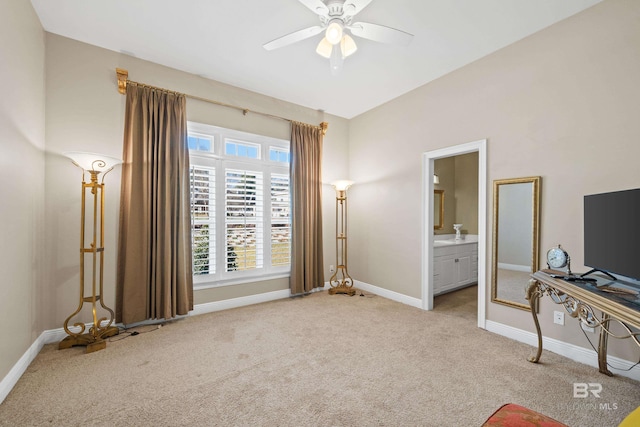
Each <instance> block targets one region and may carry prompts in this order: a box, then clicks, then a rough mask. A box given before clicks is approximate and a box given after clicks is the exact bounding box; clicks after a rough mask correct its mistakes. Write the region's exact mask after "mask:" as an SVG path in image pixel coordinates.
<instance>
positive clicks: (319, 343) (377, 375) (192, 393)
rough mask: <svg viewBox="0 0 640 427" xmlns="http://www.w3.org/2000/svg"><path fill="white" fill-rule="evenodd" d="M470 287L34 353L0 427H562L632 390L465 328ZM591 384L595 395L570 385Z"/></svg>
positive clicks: (608, 411)
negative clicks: (524, 425)
mask: <svg viewBox="0 0 640 427" xmlns="http://www.w3.org/2000/svg"><path fill="white" fill-rule="evenodd" d="M475 292H476V288H475V287H472V288H468V289H464V290H462V291H459V292H456V293H452V294H447V295H443V296H440V297H437V298H436V301H435V309H434V310H433V311H430V312H426V311H422V310H419V309H416V308H413V307H409V306H406V305H403V304H400V303H397V302H394V301H390V300H387V299H385V298H382V297H379V296H374V295H365V296H358V295H357V296H353V297H348V296H343V295H328V294H327V292H326V291H325V292H319V293H315V294H312V295H309V296H305V297H297V298H291V299H284V300H279V301H273V302H269V303H264V304H257V305H252V306H248V307H242V308H236V309H231V310H226V311H220V312H215V313H209V314H204V315H199V316H191V317H187V318H185V319H182V320H176V321H172V322H167V323H165V324H164V326H163V327H161V328H157V327H153V326H146V327H140V328H137V330H136V331H137V332H139V334H137V335H132V334H131V332H132V330H129V331H126V332H125V331H123V332H122V333H121V334H120V335H118V336H116V337H113V339H112V340H111V341H110V342H109V343H108V344H107V348H106V349H105V350H102V351H98V352H95V353H91V354H85V353H84V348H82V347H76V348H71V349H66V350H58V349H57V345H55V344H52V345H47V346H45V347H44V349H43V350H42V351H41V352H40V354H39V355H38V356H37V357H36V358H35V360H34V361H33V362H32V364H31V365H30V366H29V367H28V369H27V371H26V372H25V374H24V375H23V376H22V378H21V379H20V380H19V381H18V383H17V384H16V386H15V387H14V389H13V390H12V391H11V393H9V395H8V396H7V398H6V399H5V401H4V402H3V403H2V404H1V405H0V425H2V426H218V425H220V426H456V427H458V426H480V425H481V424H482V423H483V422H484V420H485V419H486V418H487V417H489V416H490V415H491V414H492V413H493V412H494V411H495V410H496V409H497V408H498V407H500V406H501V405H503V404H504V403H508V402H512V403H516V404H519V405H522V406H526V407H529V408H531V409H533V410H535V411H538V412H541V413H544V414H546V415H548V416H550V417H552V418H555V419H557V420H558V421H561V422H563V423H565V424H567V425H569V426H576V427H578V426H579V427H591V426H598V427H600V426H615V425H617V424H618V423H619V422H620V421H621V420H622V419H623V418H624V417H625V416H626V415H627V414H628V413H629V412H631V411H632V410H633V409H635V408H636V407H637V406H638V405H640V384H638V383H637V382H636V381H633V380H631V379H628V378H624V377H619V376H618V377H613V378H609V377H606V376H605V375H602V374H600V373H598V371H597V369H595V368H593V367H590V366H586V365H582V364H579V363H576V362H573V361H570V360H568V359H566V358H564V357H561V356H558V355H556V354H553V353H549V352H547V351H545V352H544V353H543V356H542V363H539V364H533V363H529V362H528V361H527V360H526V359H527V357H528V356H530V355H531V354H533V353H534V352H535V349H534V348H533V347H531V346H528V345H525V344H522V343H518V342H515V341H512V340H510V339H507V338H504V337H502V336H499V335H495V334H493V333H490V332H488V331H485V330H482V329H479V328H477V327H476V317H475V316H476V314H475V313H476V311H475V297H474V295H475ZM576 382H579V383H600V384H601V385H602V392H601V395H600V398H595V397H593V396H589V397H588V398H575V397H574V396H573V384H574V383H576Z"/></svg>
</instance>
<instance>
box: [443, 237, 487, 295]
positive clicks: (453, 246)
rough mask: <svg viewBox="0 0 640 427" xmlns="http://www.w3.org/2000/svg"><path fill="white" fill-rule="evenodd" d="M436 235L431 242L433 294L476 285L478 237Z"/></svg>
mask: <svg viewBox="0 0 640 427" xmlns="http://www.w3.org/2000/svg"><path fill="white" fill-rule="evenodd" d="M463 237H464V238H463V239H460V240H456V239H455V235H438V236H436V240H434V242H433V253H434V256H433V294H434V295H440V294H443V293H446V292H451V291H453V290H456V289H460V288H464V287H466V286H470V285H474V284H476V283H478V236H477V235H468V234H467V235H463Z"/></svg>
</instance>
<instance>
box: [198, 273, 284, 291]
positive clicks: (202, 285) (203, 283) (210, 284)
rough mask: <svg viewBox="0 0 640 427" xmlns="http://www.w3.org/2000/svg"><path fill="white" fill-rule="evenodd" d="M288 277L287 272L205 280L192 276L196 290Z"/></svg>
mask: <svg viewBox="0 0 640 427" xmlns="http://www.w3.org/2000/svg"><path fill="white" fill-rule="evenodd" d="M289 277H290V274H289V272H286V273H274V274H268V275H264V276H253V277H238V278H234V279H227V280H216V281H210V280H207V279H206V278H204V277H202V276H194V278H193V290H194V291H198V290H201V289H211V288H222V287H225V286H235V285H243V284H246V283H260V282H266V281H267V280H274V279H288V278H289ZM198 279H200V280H198Z"/></svg>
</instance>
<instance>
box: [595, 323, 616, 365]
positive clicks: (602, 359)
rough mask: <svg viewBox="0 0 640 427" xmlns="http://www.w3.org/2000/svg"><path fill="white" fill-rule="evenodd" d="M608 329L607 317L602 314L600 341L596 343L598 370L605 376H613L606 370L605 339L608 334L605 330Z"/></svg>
mask: <svg viewBox="0 0 640 427" xmlns="http://www.w3.org/2000/svg"><path fill="white" fill-rule="evenodd" d="M608 327H609V315H608V314H606V313H602V323H601V325H600V340H599V341H598V369H599V370H600V372H601V373H603V374H605V375H609V376H610V377H612V376H613V374H612V373H611V371H609V369H608V368H607V338H608V337H609V334H608V333H607V331H606V329H607V328H608Z"/></svg>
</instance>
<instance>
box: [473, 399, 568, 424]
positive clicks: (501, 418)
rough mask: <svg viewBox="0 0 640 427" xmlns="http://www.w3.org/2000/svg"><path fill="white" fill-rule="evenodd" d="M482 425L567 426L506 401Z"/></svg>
mask: <svg viewBox="0 0 640 427" xmlns="http://www.w3.org/2000/svg"><path fill="white" fill-rule="evenodd" d="M482 427H567V426H566V425H565V424H562V423H560V422H558V421H556V420H554V419H553V418H549V417H547V416H546V415H542V414H540V413H538V412H536V411H532V410H531V409H528V408H525V407H524V406H520V405H515V404H513V403H507V404H506V405H502V406H501V407H500V408H499V409H498V410H497V411H496V412H494V413H493V415H491V416H490V417H489V419H487V421H485V423H484V424H482Z"/></svg>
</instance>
